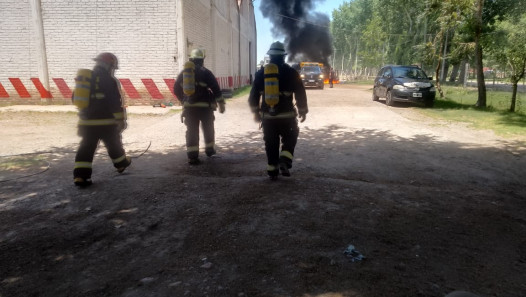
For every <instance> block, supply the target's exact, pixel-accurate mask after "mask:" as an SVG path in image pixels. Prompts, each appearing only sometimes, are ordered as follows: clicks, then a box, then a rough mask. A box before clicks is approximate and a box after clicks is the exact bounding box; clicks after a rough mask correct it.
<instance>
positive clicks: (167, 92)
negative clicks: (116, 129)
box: [0, 76, 250, 105]
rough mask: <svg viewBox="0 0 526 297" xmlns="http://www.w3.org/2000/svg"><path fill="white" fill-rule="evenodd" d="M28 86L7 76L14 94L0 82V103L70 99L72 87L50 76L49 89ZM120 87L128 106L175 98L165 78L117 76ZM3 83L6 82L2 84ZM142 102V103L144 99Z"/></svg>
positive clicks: (225, 81) (230, 80)
mask: <svg viewBox="0 0 526 297" xmlns="http://www.w3.org/2000/svg"><path fill="white" fill-rule="evenodd" d="M30 80H31V82H32V83H33V85H32V86H26V85H25V84H24V83H23V82H22V80H21V79H20V78H11V77H10V78H9V82H10V84H11V86H12V87H13V88H12V89H14V91H15V92H16V94H13V93H14V92H11V93H12V94H10V93H9V92H8V91H7V90H6V88H5V87H4V85H2V82H0V102H1V101H2V99H5V98H7V99H19V101H20V102H19V103H23V101H24V99H31V98H33V99H34V97H38V98H40V99H48V100H52V99H54V98H61V99H65V100H69V99H71V94H72V92H73V91H72V88H70V87H69V85H68V84H67V82H66V81H65V80H64V79H63V78H52V80H53V82H54V84H55V86H51V87H50V89H51V90H47V89H46V88H45V87H44V85H43V84H42V82H41V81H40V79H39V78H31V79H30ZM119 81H120V83H121V87H122V89H123V91H124V96H125V98H127V99H130V100H128V102H127V103H128V104H129V105H133V103H134V100H136V101H137V103H148V104H149V103H150V101H158V100H165V101H171V100H173V99H175V94H174V93H173V86H174V83H175V79H173V78H165V79H163V81H164V84H163V85H161V86H159V85H158V84H157V83H156V82H155V81H154V80H153V79H151V78H142V79H141V82H142V85H137V87H136V85H134V83H133V82H132V80H131V79H128V78H120V79H119ZM217 81H218V83H219V86H220V87H221V89H235V88H239V87H242V86H245V85H248V84H250V80H249V78H248V77H232V76H228V77H218V78H217ZM6 86H7V85H6ZM145 101H146V102H145Z"/></svg>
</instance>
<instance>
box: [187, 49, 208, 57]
mask: <svg viewBox="0 0 526 297" xmlns="http://www.w3.org/2000/svg"><path fill="white" fill-rule="evenodd" d="M204 58H205V53H204V52H203V50H201V49H198V48H195V49H193V50H192V51H191V52H190V59H204Z"/></svg>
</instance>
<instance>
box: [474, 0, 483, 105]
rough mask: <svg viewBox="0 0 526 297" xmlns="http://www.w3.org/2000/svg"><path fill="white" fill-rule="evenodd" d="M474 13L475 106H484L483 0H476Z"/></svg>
mask: <svg viewBox="0 0 526 297" xmlns="http://www.w3.org/2000/svg"><path fill="white" fill-rule="evenodd" d="M475 7H476V9H475V14H474V25H475V26H474V33H475V34H474V36H475V64H476V66H477V69H476V70H477V88H478V91H479V93H478V100H477V103H476V106H478V107H486V82H485V81H484V66H483V63H482V41H481V38H482V10H483V7H484V0H476V4H475Z"/></svg>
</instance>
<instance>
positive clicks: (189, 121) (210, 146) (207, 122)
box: [183, 107, 216, 159]
mask: <svg viewBox="0 0 526 297" xmlns="http://www.w3.org/2000/svg"><path fill="white" fill-rule="evenodd" d="M183 112H184V124H185V125H186V155H187V156H188V159H197V158H198V157H199V124H201V127H202V129H203V137H204V140H205V153H206V155H207V156H212V155H214V154H215V153H216V151H215V129H214V121H215V117H214V110H213V109H211V108H207V107H186V108H185V109H184V111H183Z"/></svg>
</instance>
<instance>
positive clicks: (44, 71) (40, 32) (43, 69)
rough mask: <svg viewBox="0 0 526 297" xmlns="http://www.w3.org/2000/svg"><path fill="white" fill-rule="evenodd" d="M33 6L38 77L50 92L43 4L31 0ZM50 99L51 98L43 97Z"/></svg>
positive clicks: (32, 15) (36, 0) (38, 0)
mask: <svg viewBox="0 0 526 297" xmlns="http://www.w3.org/2000/svg"><path fill="white" fill-rule="evenodd" d="M29 4H30V6H31V20H32V21H33V28H34V29H35V32H36V34H35V35H36V39H37V40H36V43H37V47H38V48H37V49H36V52H37V57H38V78H39V79H40V82H41V83H42V84H43V85H44V87H45V88H46V90H47V91H48V92H50V89H49V69H48V64H47V54H46V39H45V36H44V22H43V20H42V6H41V1H40V0H31V1H29ZM42 99H50V98H42Z"/></svg>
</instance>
